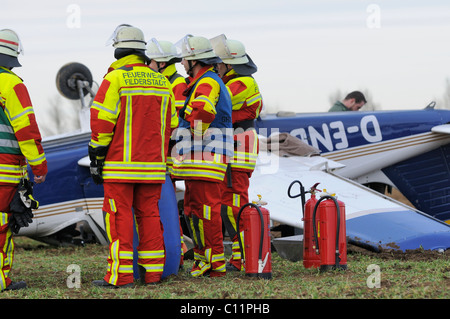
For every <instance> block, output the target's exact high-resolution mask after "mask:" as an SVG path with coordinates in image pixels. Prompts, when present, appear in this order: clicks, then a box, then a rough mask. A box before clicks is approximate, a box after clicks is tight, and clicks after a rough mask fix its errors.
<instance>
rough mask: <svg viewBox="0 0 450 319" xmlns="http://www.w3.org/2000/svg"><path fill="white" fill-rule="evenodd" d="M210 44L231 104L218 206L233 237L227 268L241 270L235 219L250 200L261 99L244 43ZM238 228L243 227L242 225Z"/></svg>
mask: <svg viewBox="0 0 450 319" xmlns="http://www.w3.org/2000/svg"><path fill="white" fill-rule="evenodd" d="M211 43H212V44H213V47H214V51H215V52H216V54H217V55H218V56H219V57H220V58H221V59H222V63H219V64H218V66H217V68H218V72H219V75H220V77H221V78H222V80H223V82H224V83H225V85H226V86H227V88H228V90H229V92H230V96H231V102H232V104H233V113H232V119H233V128H234V140H235V152H234V158H233V160H232V161H231V162H230V167H231V171H229V173H228V174H227V175H226V177H225V179H224V181H223V183H222V208H221V215H222V220H223V222H224V225H225V227H226V229H227V231H228V234H229V235H230V237H231V240H232V253H231V259H230V261H229V263H227V271H233V270H242V268H243V265H242V262H241V260H242V258H241V251H240V248H239V240H238V234H237V227H236V220H237V216H238V213H239V210H240V208H241V207H242V205H244V204H246V203H248V202H249V198H248V188H249V184H250V177H251V175H252V172H253V171H254V169H255V165H256V159H257V157H258V152H259V145H258V136H257V134H256V130H255V128H254V126H255V125H254V122H255V119H256V118H257V117H258V116H259V114H260V112H261V109H262V107H263V101H262V96H261V93H260V91H259V88H258V84H257V83H256V81H255V79H254V78H253V76H252V74H253V73H255V72H256V71H257V67H256V65H255V64H254V63H253V61H252V60H251V58H250V57H249V55H248V54H246V52H245V47H244V45H243V44H242V43H241V42H239V41H237V40H229V39H227V38H226V37H225V35H223V34H222V35H220V36H217V37H215V38H213V39H211ZM239 228H240V229H243V225H240V227H239Z"/></svg>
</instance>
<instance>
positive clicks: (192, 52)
mask: <svg viewBox="0 0 450 319" xmlns="http://www.w3.org/2000/svg"><path fill="white" fill-rule="evenodd" d="M193 37H194V36H193V35H192V34H187V35H185V36H184V37H183V38H182V39H181V40H179V41H178V42H177V43H175V48H176V50H177V55H178V57H181V58H187V57H193V56H196V55H199V54H201V53H205V52H209V51H213V49H212V47H211V48H203V49H202V48H193V47H192V46H191V44H190V43H189V39H190V38H193Z"/></svg>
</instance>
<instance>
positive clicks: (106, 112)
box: [89, 25, 175, 288]
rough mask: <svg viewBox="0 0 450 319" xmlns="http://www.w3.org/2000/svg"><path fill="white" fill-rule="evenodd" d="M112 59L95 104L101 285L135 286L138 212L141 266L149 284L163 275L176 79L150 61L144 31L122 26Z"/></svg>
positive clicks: (92, 153) (93, 153) (93, 145)
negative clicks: (164, 202) (162, 207)
mask: <svg viewBox="0 0 450 319" xmlns="http://www.w3.org/2000/svg"><path fill="white" fill-rule="evenodd" d="M112 43H113V47H114V48H115V51H114V56H115V58H116V59H117V60H116V61H115V62H113V63H112V65H111V67H110V68H109V70H111V71H110V72H109V73H107V74H106V75H105V77H104V79H103V82H102V84H101V85H100V88H99V90H98V92H97V94H96V96H95V99H94V101H93V103H92V106H91V130H92V137H91V141H90V143H89V157H90V159H91V176H92V178H93V179H94V181H95V182H96V183H98V184H100V183H103V186H104V201H103V211H104V214H105V225H106V232H107V234H108V239H109V241H110V244H109V257H108V270H107V273H106V275H105V276H104V278H103V280H96V281H94V282H93V284H94V285H95V286H99V287H106V288H116V287H130V286H133V285H134V283H133V279H134V276H133V212H132V208H133V209H134V214H135V218H136V225H137V227H136V228H137V233H138V237H139V245H138V247H137V251H138V260H137V264H138V269H139V277H140V280H141V281H142V282H143V283H145V284H154V283H158V282H159V281H160V280H161V276H162V272H163V268H164V263H165V249H164V238H163V226H162V223H161V220H160V215H159V208H158V201H159V199H160V196H161V187H162V184H163V183H164V182H165V174H166V156H167V148H168V144H169V138H170V125H171V116H172V113H173V112H175V104H174V96H173V92H172V90H171V86H170V83H169V81H168V80H167V79H166V77H164V76H163V75H161V74H160V73H157V72H155V71H153V70H152V69H151V68H150V67H149V66H148V65H147V64H146V63H149V62H150V59H149V58H148V57H147V56H146V55H145V50H146V42H145V40H144V35H143V32H142V31H141V30H140V29H138V28H136V27H133V26H130V25H120V26H119V27H117V28H116V31H115V32H114V33H113V36H112Z"/></svg>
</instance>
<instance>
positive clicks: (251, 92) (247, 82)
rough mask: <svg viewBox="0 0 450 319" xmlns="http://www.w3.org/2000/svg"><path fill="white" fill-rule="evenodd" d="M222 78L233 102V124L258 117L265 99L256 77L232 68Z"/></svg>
mask: <svg viewBox="0 0 450 319" xmlns="http://www.w3.org/2000/svg"><path fill="white" fill-rule="evenodd" d="M222 80H223V83H225V85H226V86H227V88H228V91H229V93H230V97H231V103H232V104H233V124H235V123H239V122H242V121H246V120H254V119H256V118H257V117H258V116H259V113H260V112H261V110H262V108H263V100H262V96H261V93H260V91H259V87H258V84H257V83H256V81H255V79H254V78H253V77H251V76H241V75H239V74H237V73H236V71H234V70H233V69H232V70H230V71H229V72H227V74H225V76H224V77H223V78H222Z"/></svg>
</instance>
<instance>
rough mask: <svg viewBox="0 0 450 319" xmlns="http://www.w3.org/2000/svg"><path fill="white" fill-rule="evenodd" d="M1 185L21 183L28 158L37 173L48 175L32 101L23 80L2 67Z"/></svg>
mask: <svg viewBox="0 0 450 319" xmlns="http://www.w3.org/2000/svg"><path fill="white" fill-rule="evenodd" d="M0 106H1V110H0V183H19V181H20V177H21V176H23V175H24V173H23V171H24V167H25V166H26V162H25V159H26V160H27V161H28V164H29V165H30V167H31V169H32V171H33V174H34V175H36V176H41V175H45V174H47V160H46V157H45V153H44V149H43V148H42V144H41V134H40V132H39V128H38V125H37V122H36V118H35V114H34V110H33V106H32V104H31V99H30V96H29V94H28V90H27V88H26V86H25V85H24V84H23V82H22V80H21V79H20V78H19V77H18V76H17V75H16V74H14V73H13V72H12V71H10V70H8V69H5V68H3V67H0Z"/></svg>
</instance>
